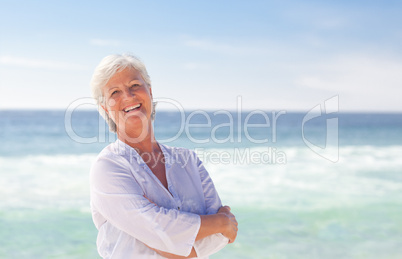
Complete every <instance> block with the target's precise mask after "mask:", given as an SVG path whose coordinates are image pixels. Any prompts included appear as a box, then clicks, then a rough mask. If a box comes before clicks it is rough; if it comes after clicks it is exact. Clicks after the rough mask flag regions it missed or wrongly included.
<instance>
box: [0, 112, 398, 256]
mask: <svg viewBox="0 0 402 259" xmlns="http://www.w3.org/2000/svg"><path fill="white" fill-rule="evenodd" d="M154 130H155V135H156V138H157V139H158V141H159V142H161V143H163V144H166V145H170V146H180V147H186V148H189V149H193V150H195V151H196V152H197V154H198V156H199V157H200V159H201V160H202V161H203V162H204V165H205V167H206V168H207V170H208V172H209V174H210V175H211V177H212V179H213V181H214V183H215V186H216V189H217V190H218V193H219V195H220V197H221V200H222V202H223V204H226V205H229V206H230V207H231V208H232V212H233V213H234V214H235V215H236V218H237V221H238V223H239V231H238V236H237V239H236V241H235V242H234V243H233V244H230V245H228V246H227V247H226V248H224V249H223V250H221V251H219V252H218V253H216V254H214V255H212V256H211V258H213V259H217V258H222V259H226V258H238V259H248V258H250V259H258V258H272V259H274V258H275V259H285V258H306V259H307V258H308V259H314V258H317V259H318V258H320V259H321V258H324V259H326V258H328V259H331V258H334V259H335V258H337V259H338V258H382V259H383V258H386V259H387V258H389V259H391V258H395V259H396V258H402V113H374V112H372V113H352V112H349V113H348V112H336V113H331V114H325V113H316V114H311V113H309V112H286V111H271V110H254V111H252V110H250V111H241V112H239V111H231V110H208V111H201V110H191V111H176V110H160V111H159V110H158V111H157V113H156V119H155V121H154ZM0 140H1V142H0V143H1V144H0V258H13V259H14V258H100V257H99V256H98V253H97V251H96V244H95V242H96V235H97V230H96V228H95V227H94V224H93V222H92V219H91V213H90V207H89V170H90V166H91V164H92V162H93V161H94V159H95V157H96V156H97V154H98V153H99V152H100V151H101V150H102V149H103V148H104V147H105V146H107V145H108V144H109V143H112V142H114V141H115V140H116V136H115V134H113V133H110V132H109V130H108V126H107V125H106V123H105V121H104V120H103V118H102V117H100V116H99V114H98V113H97V111H96V110H79V109H76V110H0Z"/></svg>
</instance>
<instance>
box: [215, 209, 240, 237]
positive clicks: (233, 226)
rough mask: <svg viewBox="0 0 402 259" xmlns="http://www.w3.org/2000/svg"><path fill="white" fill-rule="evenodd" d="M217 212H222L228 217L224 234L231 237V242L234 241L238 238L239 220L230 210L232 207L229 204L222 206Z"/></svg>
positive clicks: (225, 221)
mask: <svg viewBox="0 0 402 259" xmlns="http://www.w3.org/2000/svg"><path fill="white" fill-rule="evenodd" d="M217 214H222V215H225V217H226V219H225V220H224V223H223V224H224V228H223V232H222V235H224V236H225V237H227V238H228V239H229V244H230V243H233V242H234V241H235V239H236V236H237V230H238V228H237V226H238V223H237V220H236V217H235V215H233V213H231V212H230V207H229V206H222V207H221V208H220V209H219V210H218V213H217Z"/></svg>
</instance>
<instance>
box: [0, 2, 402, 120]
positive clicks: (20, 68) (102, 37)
mask: <svg viewBox="0 0 402 259" xmlns="http://www.w3.org/2000/svg"><path fill="white" fill-rule="evenodd" d="M401 13H402V2H401V1H303V2H301V1H247V2H246V1H161V0H159V1H103V2H101V1H5V0H0V90H1V95H0V109H11V108H57V109H66V108H67V107H68V106H69V105H70V104H71V103H73V102H74V101H75V100H77V99H79V98H83V97H90V91H89V81H90V78H91V76H92V71H93V70H94V68H95V66H96V65H97V64H98V63H99V61H100V60H101V59H102V58H103V57H104V56H106V55H108V54H114V53H124V52H131V53H134V54H136V55H137V56H139V57H140V58H141V59H142V60H143V61H144V62H145V64H146V65H147V67H148V70H149V74H150V75H151V79H152V82H153V93H154V97H155V98H158V97H159V98H172V99H174V100H176V101H177V102H179V103H180V104H181V105H182V106H183V107H184V108H185V109H233V110H234V109H236V106H237V97H238V96H241V98H242V106H243V108H245V109H266V110H288V111H307V110H310V109H311V108H313V107H314V106H316V105H317V104H320V103H322V102H323V101H325V100H327V99H329V98H331V97H332V96H335V95H338V96H339V106H340V107H339V109H340V111H399V112H401V111H402V102H401V101H400V96H402V47H401V46H402V16H401V15H400V14H401ZM161 108H169V107H163V105H162V106H161Z"/></svg>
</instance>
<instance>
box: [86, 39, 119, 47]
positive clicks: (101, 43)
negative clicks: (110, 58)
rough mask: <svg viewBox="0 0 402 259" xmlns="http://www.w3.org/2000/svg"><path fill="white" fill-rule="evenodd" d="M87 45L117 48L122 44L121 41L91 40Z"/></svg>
mask: <svg viewBox="0 0 402 259" xmlns="http://www.w3.org/2000/svg"><path fill="white" fill-rule="evenodd" d="M89 43H90V44H91V45H95V46H100V47H108V46H111V47H118V46H120V45H121V44H122V42H121V41H118V40H111V39H91V40H90V42H89Z"/></svg>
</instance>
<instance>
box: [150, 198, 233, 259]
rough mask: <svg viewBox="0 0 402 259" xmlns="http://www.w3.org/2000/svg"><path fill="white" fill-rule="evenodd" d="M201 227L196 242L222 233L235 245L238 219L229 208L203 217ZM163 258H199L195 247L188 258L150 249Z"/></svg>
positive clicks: (224, 207)
mask: <svg viewBox="0 0 402 259" xmlns="http://www.w3.org/2000/svg"><path fill="white" fill-rule="evenodd" d="M200 218H201V226H200V229H199V231H198V234H197V237H196V238H195V240H196V241H198V240H201V239H203V238H205V237H207V236H210V235H213V234H217V233H221V234H222V235H224V236H225V237H227V238H228V239H229V243H233V242H234V241H235V239H236V236H237V230H238V228H237V226H238V223H237V221H236V217H235V216H234V215H233V214H232V213H231V212H230V207H229V206H223V207H221V208H220V209H219V211H218V212H217V213H216V214H212V215H201V216H200ZM148 247H149V246H148ZM149 248H151V249H152V250H154V251H155V252H157V253H158V254H160V255H161V256H164V257H166V258H172V259H181V258H194V257H197V253H196V251H195V249H194V247H193V248H192V249H191V253H190V254H189V255H188V256H180V255H175V254H171V253H167V252H163V251H160V250H157V249H154V248H152V247H149Z"/></svg>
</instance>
